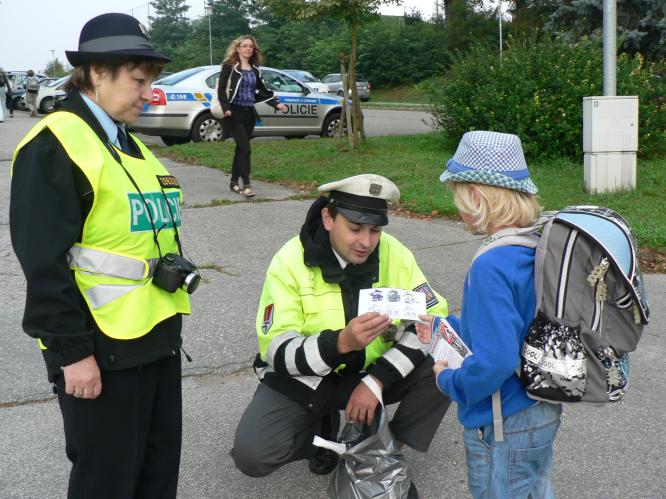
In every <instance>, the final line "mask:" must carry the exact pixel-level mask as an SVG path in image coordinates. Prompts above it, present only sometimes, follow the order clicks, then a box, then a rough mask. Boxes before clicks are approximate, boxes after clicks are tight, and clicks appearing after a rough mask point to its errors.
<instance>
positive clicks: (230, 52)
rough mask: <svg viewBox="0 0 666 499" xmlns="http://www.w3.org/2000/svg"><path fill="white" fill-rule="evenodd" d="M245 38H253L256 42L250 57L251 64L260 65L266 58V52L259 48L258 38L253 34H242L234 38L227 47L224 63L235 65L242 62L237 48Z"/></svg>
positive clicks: (253, 41)
mask: <svg viewBox="0 0 666 499" xmlns="http://www.w3.org/2000/svg"><path fill="white" fill-rule="evenodd" d="M245 40H251V41H252V43H253V44H254V52H252V57H250V64H252V65H253V66H258V65H259V64H261V62H262V61H263V60H264V53H263V52H262V51H261V49H260V48H259V44H258V43H257V40H256V38H255V37H253V36H252V35H241V36H239V37H238V38H236V39H235V40H233V41H232V42H231V43H230V44H229V46H228V47H227V52H226V53H225V54H224V64H229V65H230V66H233V65H234V64H236V63H238V62H240V58H239V57H238V52H237V51H236V49H237V48H238V47H240V44H241V43H243V42H244V41H245Z"/></svg>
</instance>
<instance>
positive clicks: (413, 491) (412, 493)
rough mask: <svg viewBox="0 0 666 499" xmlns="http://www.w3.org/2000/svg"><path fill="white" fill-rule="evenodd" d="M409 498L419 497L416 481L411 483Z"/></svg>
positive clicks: (417, 498)
mask: <svg viewBox="0 0 666 499" xmlns="http://www.w3.org/2000/svg"><path fill="white" fill-rule="evenodd" d="M407 499H419V491H418V490H416V485H414V482H412V483H410V484H409V490H408V491H407Z"/></svg>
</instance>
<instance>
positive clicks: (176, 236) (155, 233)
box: [106, 141, 183, 258]
mask: <svg viewBox="0 0 666 499" xmlns="http://www.w3.org/2000/svg"><path fill="white" fill-rule="evenodd" d="M106 146H107V147H108V149H109V151H110V152H111V155H112V156H113V158H114V159H115V160H116V161H117V162H118V164H119V165H120V167H121V168H122V169H123V171H124V172H125V175H127V178H128V179H129V180H130V182H132V185H133V186H134V188H135V189H136V192H137V193H138V194H139V197H140V198H141V202H142V203H143V205H144V206H145V208H146V214H147V215H148V221H149V222H150V228H151V229H152V231H153V240H154V241H155V245H156V246H157V253H158V254H159V256H160V258H162V248H160V242H159V239H158V237H157V236H158V234H159V232H160V231H161V230H162V229H163V228H164V226H162V227H160V228H159V230H157V229H156V228H155V222H154V221H153V216H152V212H151V211H150V206H149V205H148V203H147V202H146V198H145V197H144V195H143V192H141V189H140V188H139V185H138V184H137V183H136V181H135V180H134V177H132V175H131V174H130V172H128V171H127V168H125V165H123V161H122V159H121V158H120V155H119V154H118V152H117V151H116V149H115V148H114V146H113V145H112V144H111V142H109V141H107V142H106ZM160 190H161V191H162V196H163V197H164V202H165V203H166V205H167V210H168V212H169V218H170V219H171V225H172V226H173V230H174V239H175V240H176V245H177V246H178V253H179V254H180V256H183V248H182V247H181V245H180V235H179V234H178V227H176V220H175V218H174V216H173V212H172V211H171V206H169V200H168V198H167V196H166V193H165V192H164V188H163V187H162V185H161V184H160Z"/></svg>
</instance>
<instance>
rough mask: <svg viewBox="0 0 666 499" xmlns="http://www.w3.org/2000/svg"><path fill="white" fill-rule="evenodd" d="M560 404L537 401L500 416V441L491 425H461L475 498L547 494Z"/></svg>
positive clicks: (544, 498) (537, 498) (541, 497)
mask: <svg viewBox="0 0 666 499" xmlns="http://www.w3.org/2000/svg"><path fill="white" fill-rule="evenodd" d="M561 414H562V405H561V404H549V403H547V402H539V403H536V404H535V405H533V406H530V407H528V408H527V409H524V410H522V411H520V412H518V413H516V414H512V415H511V416H509V417H508V418H505V419H504V441H502V442H495V432H494V430H493V425H492V424H490V425H487V426H483V427H481V428H465V432H464V441H465V451H466V453H467V475H468V482H469V490H470V492H471V494H472V497H474V498H475V499H479V498H484V499H521V498H533V499H551V498H554V497H555V496H554V495H553V491H552V489H551V485H550V470H551V468H552V465H553V441H554V440H555V435H556V434H557V430H558V428H559V427H560V415H561Z"/></svg>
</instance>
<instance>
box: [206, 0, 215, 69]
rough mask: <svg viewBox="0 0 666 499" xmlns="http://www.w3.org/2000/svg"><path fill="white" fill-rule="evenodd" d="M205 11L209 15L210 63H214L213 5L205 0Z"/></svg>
mask: <svg viewBox="0 0 666 499" xmlns="http://www.w3.org/2000/svg"><path fill="white" fill-rule="evenodd" d="M204 12H205V13H206V15H207V16H208V54H209V55H210V65H211V66H212V65H213V34H212V31H211V27H210V17H211V16H212V15H213V6H212V5H211V4H209V3H207V2H206V1H205V0H204Z"/></svg>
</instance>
